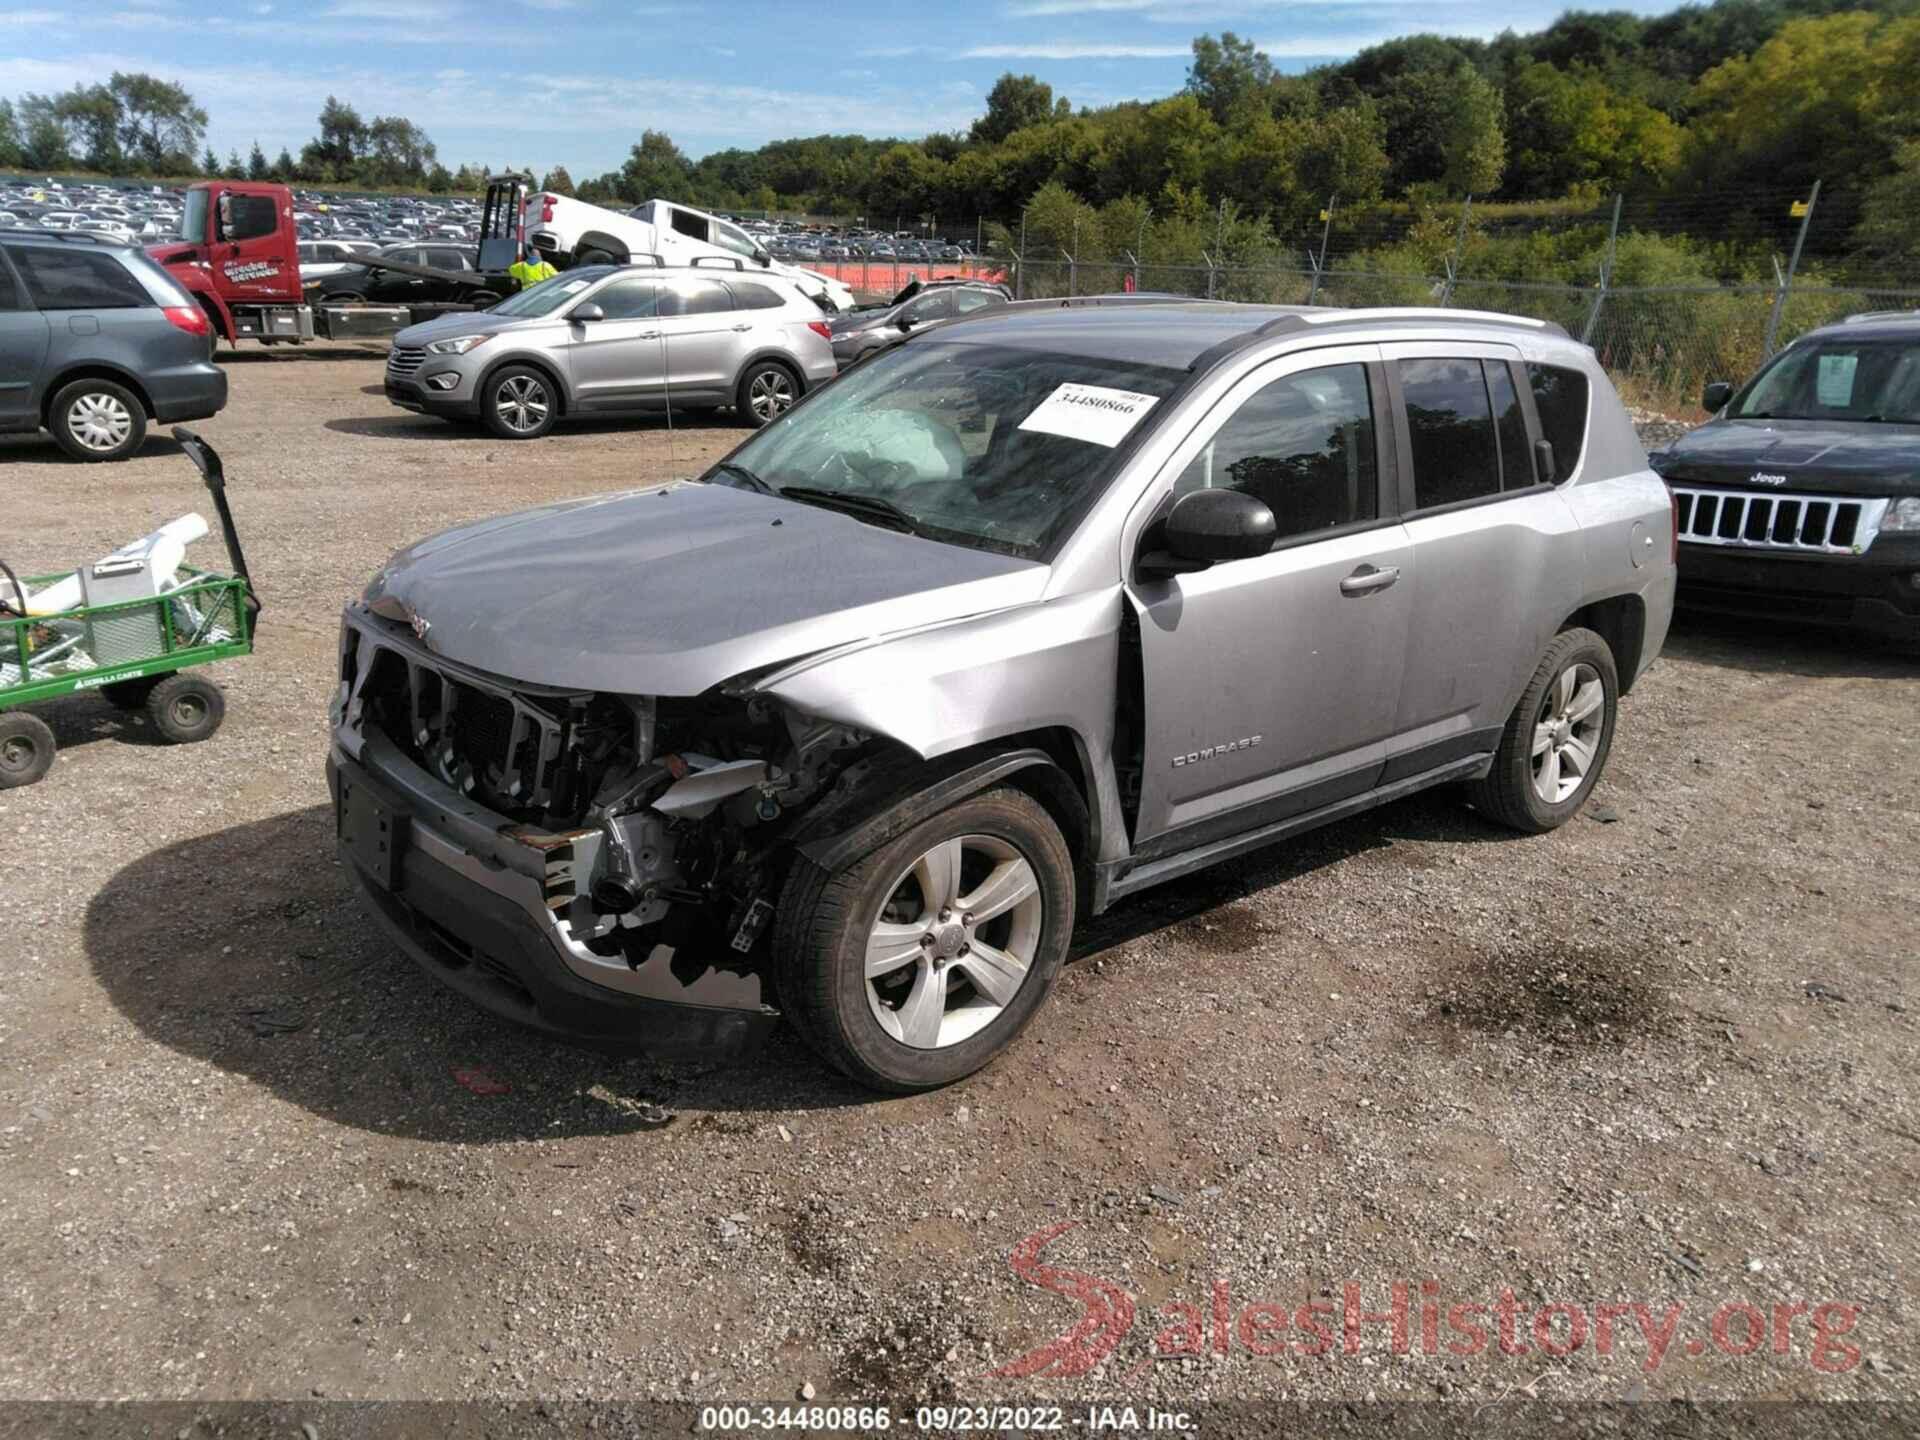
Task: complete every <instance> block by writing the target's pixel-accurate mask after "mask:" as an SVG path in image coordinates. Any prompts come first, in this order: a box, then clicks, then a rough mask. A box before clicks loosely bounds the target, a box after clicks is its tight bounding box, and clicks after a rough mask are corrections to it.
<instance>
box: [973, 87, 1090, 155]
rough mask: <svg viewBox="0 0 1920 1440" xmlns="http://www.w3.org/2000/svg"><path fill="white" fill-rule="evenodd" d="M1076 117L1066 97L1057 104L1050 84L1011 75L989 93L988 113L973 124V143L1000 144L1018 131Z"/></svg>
mask: <svg viewBox="0 0 1920 1440" xmlns="http://www.w3.org/2000/svg"><path fill="white" fill-rule="evenodd" d="M1072 113H1073V109H1072V107H1071V106H1070V105H1068V104H1067V101H1066V99H1065V97H1062V98H1061V99H1060V100H1059V101H1057V102H1056V101H1055V99H1054V97H1053V87H1052V86H1051V85H1049V84H1047V82H1046V81H1044V80H1037V79H1035V78H1034V77H1033V76H1031V75H1015V74H1013V73H1012V72H1011V71H1009V72H1008V73H1007V74H1005V75H1002V76H1001V77H1000V78H999V79H998V80H996V81H994V82H993V88H992V89H991V90H989V91H988V92H987V113H986V114H984V115H982V116H981V117H980V118H979V119H978V120H976V121H974V122H973V131H972V139H973V142H974V143H975V144H976V145H994V144H998V143H999V142H1000V141H1002V140H1005V139H1006V138H1007V137H1008V136H1009V135H1011V134H1013V132H1014V131H1016V130H1024V129H1026V128H1027V127H1028V126H1029V125H1040V124H1044V123H1045V122H1046V121H1048V120H1051V119H1054V118H1056V116H1058V117H1062V118H1064V116H1065V115H1070V114H1072Z"/></svg>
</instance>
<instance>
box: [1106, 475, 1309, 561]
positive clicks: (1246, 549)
mask: <svg viewBox="0 0 1920 1440" xmlns="http://www.w3.org/2000/svg"><path fill="white" fill-rule="evenodd" d="M1154 528H1155V529H1156V530H1158V532H1159V533H1158V535H1156V536H1154V537H1153V540H1151V541H1149V548H1148V550H1147V553H1145V554H1144V555H1142V556H1141V557H1140V570H1141V572H1142V573H1143V574H1146V575H1185V574H1189V573H1191V572H1192V571H1195V570H1205V569H1206V568H1207V567H1208V566H1210V565H1217V564H1219V563H1220V562H1221V561H1223V560H1246V559H1250V558H1251V557H1253V556H1255V555H1264V554H1266V553H1267V552H1268V551H1269V550H1271V549H1272V548H1273V539H1274V535H1275V534H1276V533H1277V532H1278V530H1279V526H1278V525H1277V524H1276V523H1275V521H1274V518H1273V511H1271V510H1270V509H1268V508H1267V506H1266V505H1265V504H1264V503H1263V502H1261V501H1259V500H1256V499H1254V498H1253V496H1251V495H1248V494H1246V493H1245V492H1243V491H1239V490H1195V491H1194V492H1193V493H1192V494H1190V495H1183V496H1181V497H1180V498H1179V499H1178V500H1176V501H1174V503H1173V508H1172V509H1171V510H1169V511H1168V512H1167V518H1166V519H1164V520H1162V521H1161V522H1160V523H1159V524H1158V525H1157V526H1155V527H1154ZM1155 541H1157V542H1158V543H1157V544H1156V543H1154V542H1155Z"/></svg>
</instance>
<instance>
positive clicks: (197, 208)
mask: <svg viewBox="0 0 1920 1440" xmlns="http://www.w3.org/2000/svg"><path fill="white" fill-rule="evenodd" d="M177 233H178V235H179V237H180V238H181V239H182V240H191V241H192V242H193V243H194V244H196V245H199V244H202V243H204V242H205V240H206V238H207V192H206V191H205V190H189V191H187V203H186V205H185V206H184V207H183V208H182V209H181V211H180V229H179V231H178V232H177Z"/></svg>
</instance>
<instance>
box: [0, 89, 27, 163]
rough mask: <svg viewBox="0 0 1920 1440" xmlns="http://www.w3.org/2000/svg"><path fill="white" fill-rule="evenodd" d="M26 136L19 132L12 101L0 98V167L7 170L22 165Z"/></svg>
mask: <svg viewBox="0 0 1920 1440" xmlns="http://www.w3.org/2000/svg"><path fill="white" fill-rule="evenodd" d="M26 158H27V149H26V137H25V136H24V135H22V134H21V133H20V121H19V117H17V116H16V115H15V114H14V113H13V102H12V101H11V100H5V99H0V168H5V169H8V170H11V169H13V168H14V167H15V166H17V165H24V164H25V163H26Z"/></svg>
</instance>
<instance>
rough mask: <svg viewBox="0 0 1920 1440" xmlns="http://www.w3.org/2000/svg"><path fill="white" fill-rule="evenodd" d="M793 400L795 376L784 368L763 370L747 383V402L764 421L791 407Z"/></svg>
mask: <svg viewBox="0 0 1920 1440" xmlns="http://www.w3.org/2000/svg"><path fill="white" fill-rule="evenodd" d="M793 401H794V394H793V378H792V377H791V376H790V375H788V374H787V372H786V371H784V370H774V369H767V370H762V371H761V372H760V373H759V374H757V375H755V376H754V377H753V379H752V380H751V381H749V382H748V384H747V403H748V404H749V405H751V406H752V407H753V413H754V414H755V415H756V416H757V417H759V418H760V419H761V420H763V421H764V420H771V419H773V418H774V417H775V416H777V415H780V414H782V413H784V412H785V411H787V410H789V409H791V408H792V407H793Z"/></svg>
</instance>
